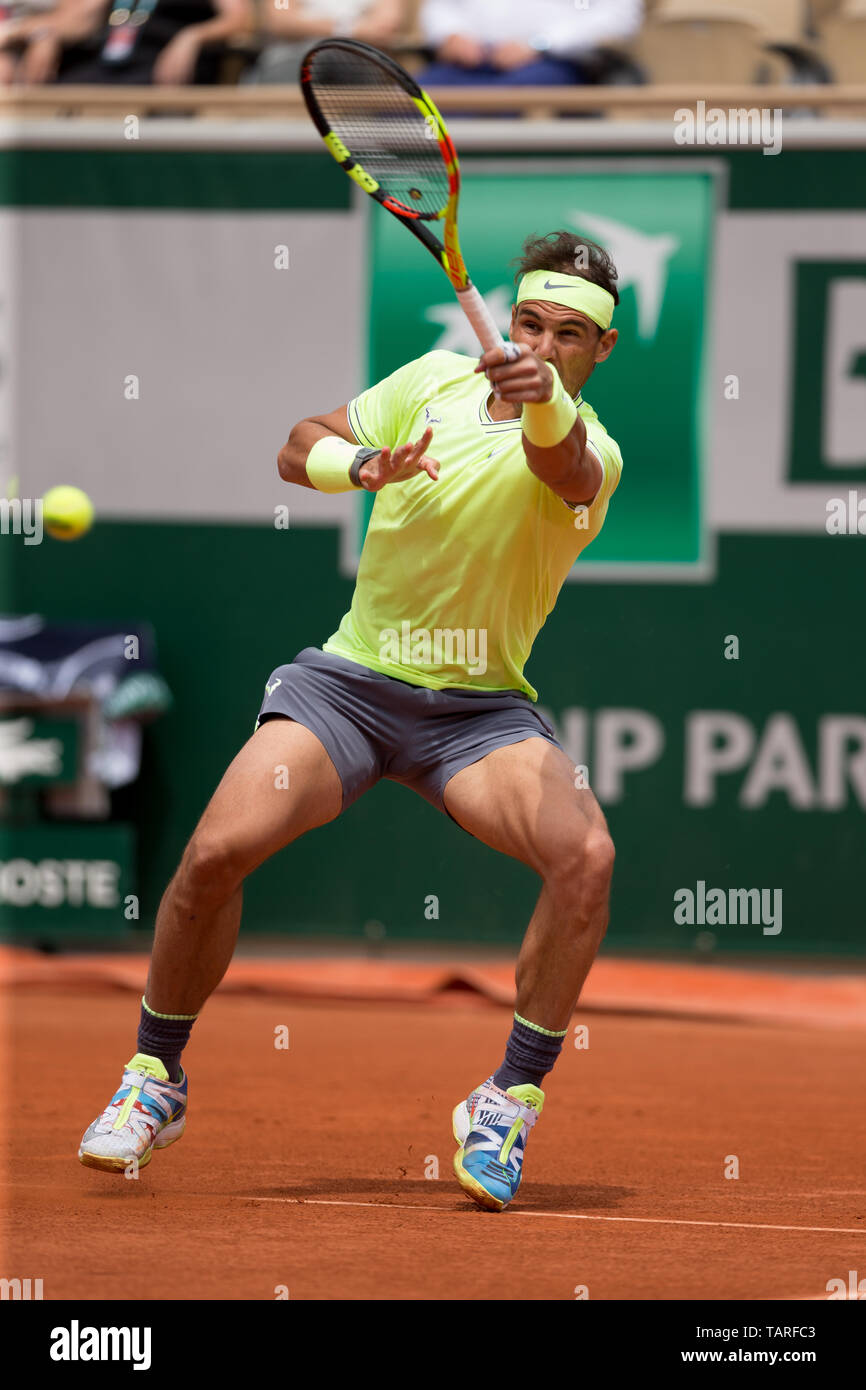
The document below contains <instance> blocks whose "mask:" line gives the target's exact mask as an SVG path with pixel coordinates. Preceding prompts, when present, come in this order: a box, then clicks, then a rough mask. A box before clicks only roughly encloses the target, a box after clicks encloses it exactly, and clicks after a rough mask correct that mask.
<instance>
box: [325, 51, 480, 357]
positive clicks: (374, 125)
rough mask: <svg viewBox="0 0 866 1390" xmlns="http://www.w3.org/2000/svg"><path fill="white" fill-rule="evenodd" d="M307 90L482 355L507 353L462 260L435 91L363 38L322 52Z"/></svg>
mask: <svg viewBox="0 0 866 1390" xmlns="http://www.w3.org/2000/svg"><path fill="white" fill-rule="evenodd" d="M301 91H302V92H303V94H304V101H305V102H306V105H307V110H308V111H309V113H310V118H311V119H312V121H313V124H314V125H315V127H316V129H317V130H318V132H319V134H320V135H321V137H322V139H323V140H324V142H325V144H326V145H327V147H328V149H329V150H330V152H331V154H332V155H333V157H334V159H336V161H337V163H338V164H339V165H340V168H341V169H344V170H345V172H346V173H347V174H348V175H349V178H350V179H354V180H355V183H356V184H357V185H358V187H359V188H363V190H364V192H365V193H369V195H370V197H371V198H375V199H376V202H377V203H381V205H382V207H383V208H387V209H388V211H389V212H390V213H393V215H394V216H395V217H396V218H397V219H398V220H399V221H400V222H402V223H403V225H404V227H408V228H409V231H410V232H412V233H413V235H414V236H416V237H417V238H418V240H419V241H420V242H421V243H422V244H423V245H424V246H426V247H427V250H428V251H430V252H432V254H433V255H434V256H435V258H436V260H437V262H438V264H439V265H441V267H442V269H443V270H444V271H445V274H446V275H447V276H448V279H449V280H450V281H451V284H452V285H453V287H454V289H455V291H456V293H457V299H458V302H459V304H460V306H461V308H462V309H463V312H464V313H465V315H466V317H467V318H468V320H469V322H470V323H471V324H472V328H473V330H474V332H475V334H476V337H477V338H478V341H479V343H480V344H481V346H482V348H483V349H484V350H485V351H486V350H487V349H488V348H493V347H501V346H502V337H501V335H500V333H499V330H498V329H497V327H496V324H495V323H494V321H493V318H492V317H491V314H490V311H489V309H488V308H487V305H486V304H485V303H484V300H483V299H482V297H481V295H480V294H479V293H478V291H477V289H476V288H475V286H474V285H473V284H472V282H471V280H470V279H469V276H468V274H467V272H466V266H465V264H464V262H463V257H462V255H461V254H460V242H459V240H458V237H457V202H458V199H459V196H460V167H459V164H458V161H457V151H456V150H455V148H454V142H453V141H452V139H451V136H450V135H449V134H448V130H447V128H446V126H445V122H444V121H443V119H442V117H441V116H440V115H439V112H438V111H437V110H436V107H435V106H434V105H433V102H432V101H431V100H430V98H429V97H428V95H427V93H426V92H424V91H422V89H421V88H420V87H419V86H418V84H417V82H414V81H413V80H412V78H411V77H410V76H409V74H408V72H405V71H404V70H403V68H401V67H400V64H399V63H395V62H394V61H393V59H391V58H388V57H387V56H386V55H385V54H384V53H380V52H379V50H378V48H372V47H371V46H370V44H366V43H360V42H358V41H357V40H355V39H324V40H323V41H322V42H321V43H317V44H314V45H313V47H312V48H311V49H310V51H309V52H308V53H307V54H306V55H305V57H304V60H303V62H302V64H301ZM438 224H444V225H443V226H442V238H441V240H440V238H439V236H438V235H437V231H438V230H439V228H438ZM434 227H435V228H436V231H434Z"/></svg>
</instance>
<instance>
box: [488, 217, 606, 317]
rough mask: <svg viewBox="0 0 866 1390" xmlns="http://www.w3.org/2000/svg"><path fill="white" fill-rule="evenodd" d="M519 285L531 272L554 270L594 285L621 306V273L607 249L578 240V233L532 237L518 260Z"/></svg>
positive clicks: (594, 242)
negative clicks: (617, 286)
mask: <svg viewBox="0 0 866 1390" xmlns="http://www.w3.org/2000/svg"><path fill="white" fill-rule="evenodd" d="M514 261H515V263H516V265H517V273H516V274H515V276H514V279H515V282H517V281H518V280H519V279H520V277H521V275H528V274H529V272H530V271H531V270H552V271H554V272H555V273H556V274H558V275H582V276H583V278H584V280H591V281H592V283H593V284H594V285H601V287H602V289H603V290H607V292H608V294H612V295H613V302H614V304H618V303H619V294H618V292H617V288H616V282H617V279H618V275H617V269H616V266H615V265H614V263H613V261H612V260H611V258H610V256H609V255H608V253H607V252H606V251H605V249H604V247H603V246H599V244H598V242H597V241H590V239H589V237H585V236H578V235H577V234H576V233H575V232H562V231H561V232H548V233H547V235H546V236H536V235H535V234H534V233H533V234H532V236H528V237H527V238H526V240H525V242H524V243H523V252H522V255H520V256H515V258H514Z"/></svg>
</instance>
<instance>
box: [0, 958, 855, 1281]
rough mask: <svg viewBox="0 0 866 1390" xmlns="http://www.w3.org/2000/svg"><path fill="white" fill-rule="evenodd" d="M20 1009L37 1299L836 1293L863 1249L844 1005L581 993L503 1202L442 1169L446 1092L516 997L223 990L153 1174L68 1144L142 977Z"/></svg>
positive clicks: (22, 1002)
mask: <svg viewBox="0 0 866 1390" xmlns="http://www.w3.org/2000/svg"><path fill="white" fill-rule="evenodd" d="M602 964H603V963H602V962H600V963H599V968H601V966H602ZM256 968H257V969H261V968H262V967H261V966H260V965H258V966H257V967H256ZM46 979H48V977H46ZM818 988H819V989H820V988H821V986H818ZM858 988H860V989H862V985H860V986H858ZM831 1013H832V1011H831ZM4 1015H5V1019H6V1023H7V1039H6V1041H7V1046H11V1060H10V1058H9V1054H8V1053H7V1059H6V1065H5V1066H4V1068H3V1071H4V1077H5V1084H6V1094H5V1096H4V1099H3V1109H4V1112H5V1118H6V1124H5V1128H6V1132H7V1145H8V1150H7V1161H6V1166H5V1174H4V1177H5V1180H6V1184H7V1185H6V1187H5V1201H6V1211H5V1217H4V1221H5V1242H4V1250H3V1270H2V1271H0V1272H2V1273H3V1274H4V1275H7V1276H10V1277H11V1276H12V1275H17V1276H19V1277H25V1276H26V1277H31V1278H42V1279H43V1281H44V1297H45V1298H46V1299H74V1300H78V1299H84V1300H87V1299H105V1298H107V1299H266V1300H267V1299H273V1298H274V1297H275V1296H276V1290H277V1289H278V1286H284V1287H285V1288H286V1289H288V1292H289V1296H290V1298H292V1299H329V1300H330V1299H553V1300H558V1299H564V1300H572V1299H574V1298H575V1290H576V1289H577V1288H578V1287H579V1286H584V1287H585V1288H586V1290H587V1291H588V1295H589V1297H590V1299H592V1300H604V1299H725V1300H727V1299H756V1300H763V1299H768V1300H775V1299H780V1298H785V1299H825V1298H826V1297H827V1292H826V1285H827V1281H828V1280H829V1279H831V1278H837V1277H840V1278H843V1279H847V1277H848V1271H849V1270H858V1269H859V1270H860V1271H864V1270H866V1177H864V1166H863V1153H864V1142H863V1140H864V1133H863V1104H862V1095H863V1092H862V1087H863V1075H864V1059H866V1032H864V1030H863V1028H862V1027H861V1026H859V1025H858V1024H857V1023H856V1022H854V1023H852V1022H850V1021H848V1022H846V1021H845V1020H844V1018H841V1019H837V1021H836V1022H835V1023H834V1022H833V1020H832V1017H831V1016H830V1014H828V1016H827V1018H826V1019H825V1020H824V1022H823V1024H810V1025H808V1026H803V1025H800V1024H798V1023H797V1022H795V1021H794V1022H792V1021H789V1020H785V1019H782V1020H780V1021H777V1022H763V1021H761V1022H756V1021H754V1020H750V1019H748V1018H739V1019H736V1018H726V1017H721V1016H720V1017H711V1016H710V1017H705V1018H695V1017H694V1016H691V1015H690V1014H688V1013H683V1014H682V1015H681V1016H677V1015H676V1014H675V1013H673V1014H672V1013H670V1011H666V1012H665V1013H659V1012H656V1013H653V1012H651V1011H647V1012H646V1013H634V1012H618V1011H615V1010H609V1011H606V1010H604V1009H597V1010H595V1011H593V1010H587V1011H586V1012H583V1013H579V1014H578V1015H577V1016H576V1018H575V1020H574V1021H575V1024H584V1025H586V1026H587V1027H588V1030H589V1033H588V1043H589V1046H588V1047H586V1048H583V1049H580V1050H578V1049H577V1048H575V1047H574V1046H573V1043H572V1042H571V1041H570V1040H567V1042H566V1047H565V1049H564V1053H563V1056H562V1057H561V1059H560V1062H559V1064H558V1065H557V1067H556V1069H555V1071H554V1072H553V1074H552V1075H551V1076H549V1077H548V1079H547V1083H546V1094H547V1103H546V1108H545V1112H544V1116H543V1118H542V1120H541V1122H540V1123H539V1125H538V1127H537V1129H536V1131H535V1133H534V1134H533V1136H532V1139H531V1142H530V1145H529V1148H528V1151H527V1153H528V1157H527V1161H526V1167H525V1178H524V1183H523V1187H522V1189H521V1192H520V1194H519V1196H518V1198H517V1200H516V1201H515V1203H514V1204H513V1205H512V1207H510V1208H509V1209H508V1210H507V1211H506V1212H504V1213H502V1214H500V1215H495V1214H490V1213H485V1212H482V1211H480V1210H479V1209H477V1208H476V1207H475V1206H474V1205H473V1204H472V1203H470V1202H469V1201H468V1200H467V1198H466V1197H464V1195H463V1194H462V1192H461V1191H460V1189H459V1188H458V1187H457V1185H456V1183H455V1181H454V1179H453V1177H452V1174H451V1155H452V1152H453V1143H452V1140H451V1135H450V1112H451V1108H452V1106H453V1105H454V1104H455V1103H456V1102H457V1101H458V1100H460V1099H461V1098H462V1097H463V1096H465V1095H466V1094H467V1092H468V1091H469V1090H470V1089H471V1088H472V1087H473V1085H474V1084H476V1083H477V1082H478V1081H480V1080H482V1079H483V1078H484V1077H485V1076H486V1075H488V1073H489V1072H490V1070H492V1068H493V1066H494V1065H495V1064H496V1062H497V1061H498V1059H499V1057H500V1054H501V1052H502V1048H503V1043H504V1039H505V1037H506V1035H507V1032H508V1026H509V1017H510V1014H509V1010H508V1008H507V1006H506V1005H504V1004H498V1003H495V1002H491V1000H490V999H489V998H484V997H481V996H479V995H477V994H474V993H470V992H468V991H466V990H454V989H451V990H445V991H443V992H440V993H439V994H438V995H437V996H436V998H435V1000H432V1001H429V1002H427V1003H423V1002H422V1003H418V1002H410V1003H407V1002H394V1001H392V1002H383V1001H381V1000H380V1001H374V1000H360V999H359V1000H356V1001H354V1002H353V1001H350V1000H344V1001H336V1002H335V1001H333V1000H331V1001H327V1000H324V999H315V998H306V999H302V998H301V999H299V998H287V997H279V996H274V995H272V994H267V993H254V992H251V991H250V990H249V989H246V990H237V991H236V992H232V991H231V990H224V991H221V992H219V993H218V994H217V995H216V996H215V997H214V998H213V999H212V1000H211V1002H210V1003H209V1005H208V1007H207V1009H206V1010H205V1012H204V1014H203V1015H202V1017H201V1018H200V1019H199V1021H198V1023H197V1024H196V1027H195V1030H194V1033H193V1040H192V1043H191V1045H190V1047H189V1049H188V1051H187V1054H186V1059H185V1060H186V1063H187V1067H188V1070H189V1074H190V1111H189V1121H188V1126H187V1131H186V1133H185V1135H184V1136H183V1138H182V1139H181V1140H180V1142H179V1143H177V1144H176V1145H174V1146H173V1147H171V1148H169V1149H166V1150H163V1151H161V1152H157V1153H156V1154H155V1155H154V1158H153V1161H152V1163H151V1164H150V1166H149V1167H147V1168H146V1169H144V1170H142V1172H141V1174H140V1176H139V1178H138V1179H137V1180H128V1179H125V1178H124V1177H122V1176H119V1177H112V1176H109V1175H107V1174H102V1173H98V1172H94V1171H92V1170H89V1169H85V1168H84V1167H82V1166H81V1165H80V1164H79V1163H78V1162H77V1159H76V1151H77V1146H78V1141H79V1138H80V1136H81V1134H82V1132H83V1130H84V1129H85V1127H86V1126H87V1124H89V1122H90V1121H91V1120H92V1119H93V1118H94V1117H95V1116H96V1114H97V1113H98V1111H99V1110H100V1109H101V1108H102V1107H103V1106H104V1105H105V1104H106V1103H107V1101H108V1099H109V1098H110V1096H111V1094H112V1092H113V1090H114V1088H115V1086H116V1084H117V1082H118V1081H119V1078H120V1070H121V1068H122V1064H123V1063H124V1061H126V1060H127V1059H128V1058H129V1057H130V1056H131V1055H132V1053H133V1052H134V1050H135V1047H134V1041H135V1040H134V1031H135V1025H136V1022H137V999H136V996H135V994H134V993H133V992H132V991H131V990H129V991H127V990H120V989H113V990H112V989H107V988H106V987H105V985H104V984H98V983H97V984H92V985H90V986H89V987H88V986H85V985H83V984H80V983H79V984H78V985H77V987H75V988H71V987H70V983H69V981H66V982H64V981H62V980H60V979H57V980H55V982H54V983H50V982H46V983H39V982H38V981H37V980H35V979H31V980H30V982H29V983H27V984H25V986H24V987H19V988H17V989H15V990H14V991H13V992H12V993H7V995H6V998H5V1000H4ZM281 1026H285V1027H287V1028H288V1029H289V1047H288V1049H287V1050H285V1049H278V1048H276V1047H275V1046H274V1042H275V1037H276V1036H277V1035H276V1033H275V1030H277V1029H279V1028H280V1027H281ZM732 1155H733V1156H736V1158H737V1160H738V1161H739V1173H740V1176H739V1178H738V1179H726V1178H725V1176H724V1173H725V1166H726V1163H727V1164H730V1158H729V1157H728V1156H732ZM436 1161H438V1171H439V1179H438V1181H437V1180H435V1179H432V1178H427V1177H425V1169H426V1171H427V1172H432V1171H434V1170H435V1162H436ZM482 1242H483V1244H482Z"/></svg>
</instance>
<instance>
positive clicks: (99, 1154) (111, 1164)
mask: <svg viewBox="0 0 866 1390" xmlns="http://www.w3.org/2000/svg"><path fill="white" fill-rule="evenodd" d="M186 1104H187V1076H186V1072H184V1071H181V1079H180V1081H178V1082H176V1083H175V1082H172V1081H169V1079H168V1072H167V1071H166V1069H165V1067H164V1066H163V1064H162V1062H161V1061H160V1060H159V1058H158V1057H148V1056H147V1055H146V1054H145V1053H143V1052H137V1053H136V1054H135V1056H134V1057H133V1058H132V1061H130V1062H127V1064H126V1069H125V1071H124V1073H123V1080H122V1081H121V1083H120V1089H119V1090H117V1091H116V1092H115V1094H114V1096H113V1097H112V1100H111V1102H110V1104H109V1105H108V1106H107V1108H106V1109H105V1110H103V1112H102V1114H101V1115H100V1116H99V1118H98V1119H97V1120H94V1122H93V1124H92V1125H91V1126H90V1128H89V1129H88V1130H87V1132H86V1133H85V1135H84V1138H83V1139H82V1141H81V1147H80V1148H79V1150H78V1157H79V1159H80V1160H81V1162H82V1163H83V1164H85V1165H86V1167H88V1168H101V1169H102V1170H103V1171H104V1172H107V1173H118V1172H123V1171H124V1170H125V1169H127V1168H128V1167H129V1166H130V1164H136V1165H137V1167H138V1168H144V1167H145V1166H146V1165H147V1164H148V1163H149V1162H150V1160H151V1158H152V1157H153V1151H154V1149H164V1148H166V1147H167V1146H168V1145H169V1144H173V1143H174V1142H175V1140H176V1139H179V1138H180V1136H181V1135H182V1134H183V1131H184V1128H185V1126H186Z"/></svg>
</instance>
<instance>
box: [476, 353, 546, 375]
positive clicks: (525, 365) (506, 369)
mask: <svg viewBox="0 0 866 1390" xmlns="http://www.w3.org/2000/svg"><path fill="white" fill-rule="evenodd" d="M537 370H538V369H537V366H536V364H535V363H534V362H533V361H532V359H531V358H529V357H523V358H521V360H520V361H519V362H503V363H500V365H499V366H494V367H490V368H489V370H488V372H487V374H486V375H487V380H488V381H529V380H530V378H531V377H533V376H535V375H536V374H537Z"/></svg>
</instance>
